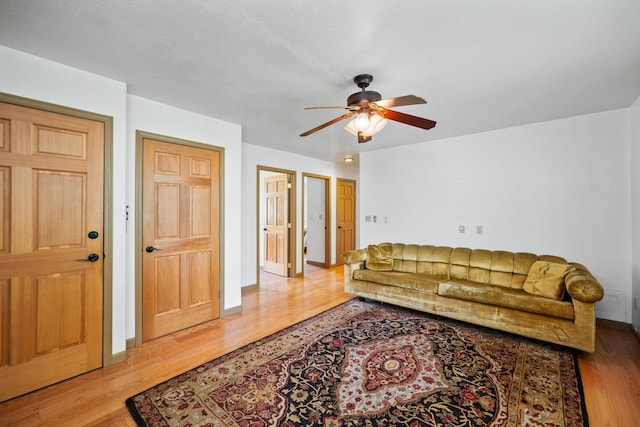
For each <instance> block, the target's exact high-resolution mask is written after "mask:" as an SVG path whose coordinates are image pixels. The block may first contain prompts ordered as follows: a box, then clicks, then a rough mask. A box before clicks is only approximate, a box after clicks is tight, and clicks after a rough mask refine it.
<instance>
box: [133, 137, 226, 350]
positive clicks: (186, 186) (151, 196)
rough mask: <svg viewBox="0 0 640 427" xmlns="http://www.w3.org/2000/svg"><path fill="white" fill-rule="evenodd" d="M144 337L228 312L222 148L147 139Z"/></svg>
mask: <svg viewBox="0 0 640 427" xmlns="http://www.w3.org/2000/svg"><path fill="white" fill-rule="evenodd" d="M142 198H143V202H142V203H143V206H142V209H143V230H142V241H143V247H142V248H140V249H141V250H142V251H143V255H142V259H143V262H142V270H143V272H142V275H143V278H142V281H143V284H142V319H143V321H142V323H143V324H142V339H143V340H149V339H152V338H155V337H159V336H161V335H166V334H168V333H170V332H174V331H177V330H180V329H184V328H187V327H189V326H192V325H196V324H198V323H202V322H206V321H208V320H211V319H215V318H218V317H219V316H220V253H219V251H220V249H219V247H220V206H219V205H220V153H219V152H218V151H214V150H208V149H204V148H197V147H190V146H185V145H180V144H173V143H168V142H164V141H156V140H153V139H149V138H145V139H143V190H142Z"/></svg>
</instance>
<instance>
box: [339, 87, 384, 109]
mask: <svg viewBox="0 0 640 427" xmlns="http://www.w3.org/2000/svg"><path fill="white" fill-rule="evenodd" d="M381 99H382V95H380V94H379V93H378V92H376V91H373V90H363V91H362V92H356V93H354V94H353V95H351V96H349V98H347V105H349V106H351V105H360V104H361V103H362V101H364V102H377V101H380V100H381Z"/></svg>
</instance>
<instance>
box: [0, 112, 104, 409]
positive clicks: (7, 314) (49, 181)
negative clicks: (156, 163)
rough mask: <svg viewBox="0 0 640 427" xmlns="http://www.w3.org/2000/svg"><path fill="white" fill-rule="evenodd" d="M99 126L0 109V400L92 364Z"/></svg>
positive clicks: (96, 343) (98, 351) (99, 284)
mask: <svg viewBox="0 0 640 427" xmlns="http://www.w3.org/2000/svg"><path fill="white" fill-rule="evenodd" d="M103 168H104V124H103V123H100V122H94V121H90V120H86V119H81V118H75V117H69V116H65V115H62V114H55V113H50V112H44V111H40V110H34V109H30V108H26V107H20V106H15V105H10V104H5V103H0V193H2V197H0V308H1V314H0V400H6V399H9V398H11V397H14V396H18V395H20V394H24V393H26V392H29V391H32V390H35V389H37V388H40V387H43V386H46V385H49V384H52V383H55V382H58V381H61V380H64V379H67V378H69V377H72V376H75V375H78V374H81V373H84V372H87V371H89V370H92V369H95V368H98V367H100V366H102V298H103V261H102V258H103V236H102V235H103V192H104V190H103V180H104V175H103Z"/></svg>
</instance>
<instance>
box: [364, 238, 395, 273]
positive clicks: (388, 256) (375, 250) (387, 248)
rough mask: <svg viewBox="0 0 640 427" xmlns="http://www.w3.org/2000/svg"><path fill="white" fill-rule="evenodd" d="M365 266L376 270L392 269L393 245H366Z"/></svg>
mask: <svg viewBox="0 0 640 427" xmlns="http://www.w3.org/2000/svg"><path fill="white" fill-rule="evenodd" d="M365 267H366V268H368V269H369V270H377V271H391V270H393V246H392V245H391V243H380V244H379V245H369V246H368V247H367V260H366V261H365Z"/></svg>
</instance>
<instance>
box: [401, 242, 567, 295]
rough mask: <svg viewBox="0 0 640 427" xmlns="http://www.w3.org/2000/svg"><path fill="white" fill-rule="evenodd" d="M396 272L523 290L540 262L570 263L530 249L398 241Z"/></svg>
mask: <svg viewBox="0 0 640 427" xmlns="http://www.w3.org/2000/svg"><path fill="white" fill-rule="evenodd" d="M392 247H393V251H392V252H393V255H392V256H393V271H400V272H407V273H421V274H426V275H428V276H431V277H434V278H438V279H461V280H469V281H472V282H476V283H486V284H490V285H497V286H504V287H507V288H514V289H522V287H523V285H524V282H525V280H526V278H527V275H528V273H529V270H530V269H531V266H532V265H533V263H534V262H536V261H548V262H554V263H558V264H566V263H567V261H566V260H565V259H564V258H561V257H557V256H552V255H540V256H538V255H536V254H532V253H528V252H509V251H490V250H487V249H469V248H451V247H449V246H434V245H414V244H404V243H394V244H393V245H392Z"/></svg>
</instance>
